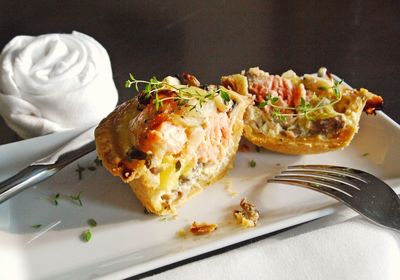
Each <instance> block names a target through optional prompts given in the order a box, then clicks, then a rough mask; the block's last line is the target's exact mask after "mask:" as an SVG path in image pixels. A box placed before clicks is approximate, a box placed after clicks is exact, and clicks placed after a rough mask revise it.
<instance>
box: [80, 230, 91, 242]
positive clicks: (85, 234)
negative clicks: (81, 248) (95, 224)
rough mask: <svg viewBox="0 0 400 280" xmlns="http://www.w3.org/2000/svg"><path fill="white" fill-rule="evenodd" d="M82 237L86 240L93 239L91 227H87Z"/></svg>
mask: <svg viewBox="0 0 400 280" xmlns="http://www.w3.org/2000/svg"><path fill="white" fill-rule="evenodd" d="M82 239H83V241H85V242H89V241H90V239H92V232H91V231H90V229H87V230H85V231H84V232H83V233H82Z"/></svg>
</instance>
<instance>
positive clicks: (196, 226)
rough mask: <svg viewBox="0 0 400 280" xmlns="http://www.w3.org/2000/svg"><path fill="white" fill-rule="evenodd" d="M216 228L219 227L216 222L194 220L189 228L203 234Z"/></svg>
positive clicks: (192, 231)
mask: <svg viewBox="0 0 400 280" xmlns="http://www.w3.org/2000/svg"><path fill="white" fill-rule="evenodd" d="M216 229H217V225H216V224H209V223H197V222H193V223H192V225H191V226H190V229H189V230H190V232H191V233H193V234H194V235H203V234H208V233H211V232H213V231H214V230H216Z"/></svg>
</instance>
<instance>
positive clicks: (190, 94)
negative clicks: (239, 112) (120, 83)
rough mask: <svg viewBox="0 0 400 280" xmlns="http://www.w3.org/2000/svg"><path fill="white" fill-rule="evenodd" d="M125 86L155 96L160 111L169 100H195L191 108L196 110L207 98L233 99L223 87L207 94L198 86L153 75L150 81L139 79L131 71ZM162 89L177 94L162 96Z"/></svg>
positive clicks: (184, 101) (182, 103)
mask: <svg viewBox="0 0 400 280" xmlns="http://www.w3.org/2000/svg"><path fill="white" fill-rule="evenodd" d="M140 84H143V85H144V87H143V89H142V90H141V89H140V87H139V85H140ZM125 87H126V88H131V87H134V88H135V89H136V91H137V92H142V93H143V94H144V96H145V98H146V99H148V100H149V99H150V98H151V97H153V100H152V103H153V104H154V106H155V108H156V110H157V111H158V110H159V109H160V108H161V107H162V106H164V102H165V101H167V100H174V101H177V102H178V104H179V105H187V104H188V103H189V101H191V100H194V101H195V102H194V104H190V105H189V106H190V110H195V109H196V108H198V107H200V108H201V107H202V106H203V105H204V104H205V103H206V102H207V100H209V99H212V98H214V97H216V96H218V95H220V96H221V98H222V99H223V100H224V102H225V104H227V103H229V101H230V100H231V99H230V97H229V94H228V93H227V92H226V91H224V90H223V89H222V88H217V89H215V90H212V91H209V92H208V93H207V94H204V93H202V92H201V91H200V90H199V89H198V88H197V87H191V86H187V85H180V86H175V85H171V84H169V83H168V82H167V81H165V80H163V81H159V80H158V79H157V78H156V77H155V76H153V77H152V78H151V79H150V80H149V81H145V80H137V79H136V78H135V77H134V76H133V74H132V73H129V80H126V81H125ZM162 89H173V91H174V93H175V95H173V96H168V97H163V98H160V96H159V95H158V92H159V91H160V90H162Z"/></svg>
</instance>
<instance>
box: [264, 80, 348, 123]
mask: <svg viewBox="0 0 400 280" xmlns="http://www.w3.org/2000/svg"><path fill="white" fill-rule="evenodd" d="M342 83H343V80H339V81H338V80H334V81H333V86H331V87H325V86H321V87H318V90H322V91H329V90H332V91H333V93H334V94H335V99H333V100H331V101H330V102H329V103H328V104H321V102H319V103H318V104H317V105H316V106H313V105H312V104H311V103H310V102H308V101H306V100H305V99H304V98H303V97H301V99H300V105H298V106H296V107H290V106H280V105H278V101H279V97H272V96H271V94H270V93H269V94H267V95H266V96H265V99H264V101H262V102H260V103H259V104H258V107H259V108H261V109H262V108H264V107H265V106H271V107H272V116H273V117H274V118H277V119H279V120H281V121H285V120H286V117H289V116H293V117H296V116H305V117H306V118H307V119H309V120H314V118H313V117H312V115H310V113H312V112H315V111H317V110H320V109H322V108H324V107H327V106H331V105H334V104H336V103H337V102H339V101H340V100H341V99H342V93H341V91H340V88H339V86H340V85H341V84H342ZM281 110H289V111H293V113H282V112H281Z"/></svg>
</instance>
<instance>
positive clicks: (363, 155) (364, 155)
mask: <svg viewBox="0 0 400 280" xmlns="http://www.w3.org/2000/svg"><path fill="white" fill-rule="evenodd" d="M368 155H369V153H364V154H362V155H361V156H362V157H366V156H368Z"/></svg>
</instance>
